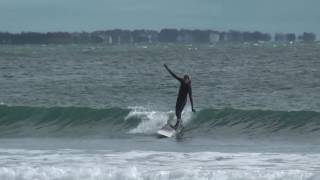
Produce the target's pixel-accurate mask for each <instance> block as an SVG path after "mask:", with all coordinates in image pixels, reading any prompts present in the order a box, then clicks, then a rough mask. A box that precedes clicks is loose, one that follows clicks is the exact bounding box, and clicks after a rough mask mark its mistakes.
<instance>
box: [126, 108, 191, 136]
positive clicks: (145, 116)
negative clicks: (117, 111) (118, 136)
mask: <svg viewBox="0 0 320 180" xmlns="http://www.w3.org/2000/svg"><path fill="white" fill-rule="evenodd" d="M131 109H132V110H131V111H130V113H129V114H128V115H127V116H126V118H125V119H126V120H129V119H130V118H132V117H139V118H141V119H142V121H141V122H140V124H139V125H138V126H137V127H136V128H134V129H132V130H130V132H129V133H133V134H139V133H141V134H153V133H155V132H156V131H157V130H159V129H160V128H161V127H162V126H164V125H165V124H166V123H167V122H168V123H170V124H172V125H173V124H175V123H176V118H175V115H174V111H167V112H162V111H154V110H148V109H147V108H144V107H131ZM186 109H190V108H188V107H186ZM191 116H192V112H191V111H183V113H182V119H183V124H187V123H188V122H190V120H191Z"/></svg>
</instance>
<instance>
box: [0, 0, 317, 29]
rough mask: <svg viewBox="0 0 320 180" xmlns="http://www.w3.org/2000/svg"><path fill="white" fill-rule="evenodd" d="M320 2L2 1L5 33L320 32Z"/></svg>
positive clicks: (0, 9)
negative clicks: (147, 31) (168, 30)
mask: <svg viewBox="0 0 320 180" xmlns="http://www.w3.org/2000/svg"><path fill="white" fill-rule="evenodd" d="M319 7H320V0H0V31H10V32H21V31H37V32H46V31H94V30H104V29H113V28H121V29H141V28H145V29H155V30H158V29H161V28H190V29H195V28H198V29H216V30H230V29H235V30H249V31H253V30H260V31H264V32H271V33H273V32H297V33H300V32H304V31H310V32H315V33H316V34H320V23H319V22H320V9H319Z"/></svg>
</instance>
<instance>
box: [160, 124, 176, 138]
mask: <svg viewBox="0 0 320 180" xmlns="http://www.w3.org/2000/svg"><path fill="white" fill-rule="evenodd" d="M157 133H158V135H160V136H164V137H173V136H175V135H176V134H177V131H176V130H175V129H174V128H172V127H171V126H170V125H169V124H166V125H165V126H163V127H162V128H161V129H160V130H159V131H157Z"/></svg>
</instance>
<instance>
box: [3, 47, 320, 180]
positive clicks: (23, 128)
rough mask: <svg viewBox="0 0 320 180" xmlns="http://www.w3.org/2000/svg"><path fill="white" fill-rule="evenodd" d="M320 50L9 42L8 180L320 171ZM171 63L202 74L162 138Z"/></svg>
mask: <svg viewBox="0 0 320 180" xmlns="http://www.w3.org/2000/svg"><path fill="white" fill-rule="evenodd" d="M318 49H319V45H318V44H312V45H307V44H292V45H283V44H261V45H259V46H256V45H255V46H251V45H250V44H249V45H248V44H246V45H242V44H229V45H223V44H221V45H204V44H197V45H184V44H178V45H173V44H160V45H141V46H140V45H130V46H123V45H119V46H105V45H23V46H0V84H1V86H0V179H1V180H2V179H3V180H69V179H71V180H109V179H111V180H112V179H125V180H129V179H130V180H131V179H141V180H148V179H159V180H166V179H174V180H175V179H178V180H179V179H181V180H182V179H214V180H216V179H217V180H244V179H245V180H247V179H248V180H251V179H252V180H256V179H262V180H279V179H286V180H287V179H289V180H317V179H320V145H319V143H320V140H319V135H320V110H319V109H320V103H319V99H320V94H319V92H320V91H319V90H320V86H319V84H320V81H319V80H320V73H319V70H320V62H319V59H320V53H319V51H318ZM163 63H166V64H168V65H169V66H170V67H171V68H172V69H173V70H174V72H176V73H177V74H181V75H183V74H185V73H188V74H189V75H190V76H191V78H192V85H193V96H194V104H195V108H196V110H197V112H196V113H192V112H191V107H190V105H187V106H186V107H185V110H184V112H183V114H182V119H183V126H184V131H183V134H182V135H181V136H179V137H177V138H158V137H157V135H156V131H157V130H158V129H159V128H161V127H162V126H163V125H164V124H166V123H167V122H171V123H174V122H175V113H174V105H175V100H176V93H177V90H178V89H177V88H178V83H177V82H176V81H175V80H174V79H172V78H171V76H170V75H169V74H167V72H166V71H165V69H163V67H162V64H163ZM181 64H182V65H181Z"/></svg>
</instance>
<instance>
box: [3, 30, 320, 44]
mask: <svg viewBox="0 0 320 180" xmlns="http://www.w3.org/2000/svg"><path fill="white" fill-rule="evenodd" d="M316 40H317V37H316V35H315V33H312V32H304V33H302V34H295V33H275V34H273V35H272V34H269V33H263V32H260V31H253V32H249V31H237V30H229V31H215V30H188V29H162V30H160V31H155V30H144V29H142V30H121V29H113V30H102V31H93V32H47V33H41V32H22V33H10V32H1V31H0V44H82V43H103V44H109V45H114V44H134V43H149V44H154V43H209V44H213V43H220V42H240V43H246V42H247V43H264V42H280V43H294V42H307V43H310V42H315V41H316Z"/></svg>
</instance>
